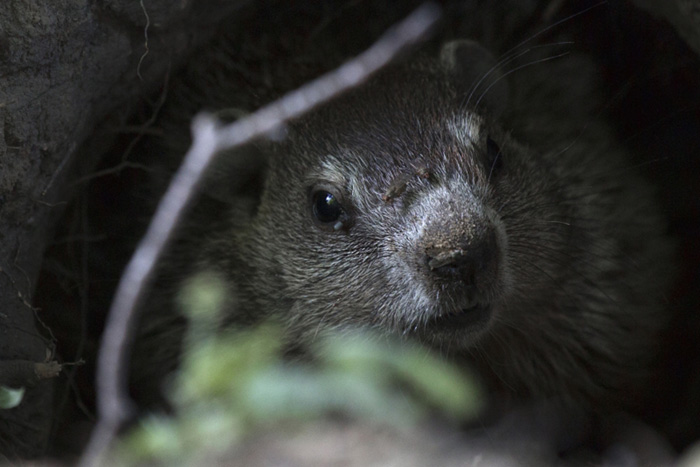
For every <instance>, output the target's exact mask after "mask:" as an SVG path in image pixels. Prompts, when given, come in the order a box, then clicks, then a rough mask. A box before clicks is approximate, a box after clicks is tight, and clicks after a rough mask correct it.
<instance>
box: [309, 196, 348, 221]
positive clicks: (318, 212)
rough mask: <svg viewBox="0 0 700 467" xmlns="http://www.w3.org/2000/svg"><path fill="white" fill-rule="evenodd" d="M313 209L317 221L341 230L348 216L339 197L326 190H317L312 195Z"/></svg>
mask: <svg viewBox="0 0 700 467" xmlns="http://www.w3.org/2000/svg"><path fill="white" fill-rule="evenodd" d="M311 210H312V213H313V216H314V219H315V220H316V223H317V224H319V225H320V226H322V227H324V228H330V229H332V230H340V229H342V228H343V226H344V220H345V218H346V217H347V216H346V213H345V210H344V209H343V206H342V205H341V204H340V201H338V197H337V196H336V195H334V194H333V193H331V192H330V191H326V190H316V191H314V192H313V194H312V195H311Z"/></svg>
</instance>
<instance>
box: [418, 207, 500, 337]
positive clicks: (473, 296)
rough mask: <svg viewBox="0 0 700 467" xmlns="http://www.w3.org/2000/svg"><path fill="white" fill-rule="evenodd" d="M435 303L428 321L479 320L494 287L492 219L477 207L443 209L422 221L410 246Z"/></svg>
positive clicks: (496, 253) (487, 312)
mask: <svg viewBox="0 0 700 467" xmlns="http://www.w3.org/2000/svg"><path fill="white" fill-rule="evenodd" d="M416 253H417V254H418V255H420V256H421V257H422V259H421V260H420V261H419V263H420V264H421V265H422V266H421V267H422V269H423V276H424V277H425V278H426V281H427V284H428V286H429V287H430V288H431V289H432V290H433V291H434V292H435V297H436V299H437V301H438V302H439V303H438V307H437V309H436V310H439V311H437V312H436V314H435V316H432V317H430V318H429V323H430V324H429V325H430V326H431V327H437V328H444V327H449V328H451V329H458V328H464V327H469V328H473V327H474V326H477V325H484V324H485V323H486V322H488V321H489V319H490V316H491V312H492V307H493V299H494V297H493V290H495V289H498V288H499V287H498V281H499V269H500V266H499V264H500V261H501V254H500V248H499V244H498V236H497V234H496V230H495V228H494V226H493V224H492V223H491V222H490V221H489V220H488V219H486V218H485V216H483V215H481V214H480V213H476V212H473V211H472V212H470V210H465V211H462V212H460V213H455V212H449V213H443V215H442V216H439V217H436V218H434V219H432V220H431V221H429V222H428V225H427V227H426V228H425V230H424V231H423V235H422V238H421V241H420V242H419V245H418V249H417V251H416Z"/></svg>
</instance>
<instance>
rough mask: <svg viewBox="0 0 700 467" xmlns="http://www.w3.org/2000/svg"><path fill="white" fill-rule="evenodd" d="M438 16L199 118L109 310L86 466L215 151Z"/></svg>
mask: <svg viewBox="0 0 700 467" xmlns="http://www.w3.org/2000/svg"><path fill="white" fill-rule="evenodd" d="M438 16H439V12H438V8H437V7H435V6H434V5H429V4H428V5H424V6H422V7H421V8H419V9H418V10H416V11H415V12H414V13H412V14H411V15H410V16H409V17H408V18H406V19H405V20H403V21H402V22H401V23H399V24H398V25H397V26H395V27H394V28H392V29H391V30H389V31H388V32H387V33H386V34H385V35H384V36H383V37H382V38H381V39H379V41H377V42H376V43H375V44H374V45H372V47H370V48H369V49H367V50H366V51H365V52H363V53H362V54H360V55H359V56H358V57H356V58H355V59H353V60H351V61H349V62H347V63H346V64H345V65H343V66H341V67H340V68H338V69H336V70H334V71H332V72H330V73H328V74H326V75H323V76H321V77H320V78H318V79H316V80H314V81H312V82H310V83H308V84H306V85H304V86H302V87H301V88H299V89H298V90H296V91H293V92H291V93H289V94H287V95H285V96H284V97H282V98H281V99H279V100H278V101H275V102H273V103H272V104H270V105H267V106H265V107H263V108H262V109H260V110H258V111H257V112H255V113H253V114H251V115H250V116H248V117H246V118H243V119H241V120H238V121H236V122H234V123H232V124H230V125H227V126H223V127H222V126H220V125H219V123H218V122H217V121H216V120H215V119H214V118H212V117H210V116H207V115H199V116H197V117H196V118H195V119H194V122H193V124H192V132H193V143H192V146H191V147H190V150H189V151H188V152H187V154H186V155H185V160H184V162H183V163H182V165H181V166H180V168H179V169H178V171H177V173H176V174H175V176H174V178H173V180H172V182H171V183H170V186H169V187H168V190H167V192H166V193H165V195H164V196H163V199H162V200H161V202H160V204H159V205H158V209H157V210H156V213H155V215H154V217H153V219H152V221H151V223H150V225H149V227H148V230H147V232H146V234H145V236H144V238H143V239H142V240H141V242H140V243H139V245H138V247H137V249H136V252H135V253H134V255H133V257H132V258H131V260H130V262H129V264H128V265H127V267H126V270H125V272H124V275H123V276H122V278H121V281H120V283H119V286H118V288H117V292H116V295H115V299H114V302H113V303H112V306H111V309H110V311H109V316H108V319H107V324H106V327H105V331H104V334H103V337H102V343H101V345H100V351H99V355H98V366H97V380H96V385H97V409H98V414H99V418H98V421H97V425H96V427H95V430H94V431H93V433H92V436H91V438H90V442H89V444H88V446H87V449H86V450H85V452H84V454H83V457H82V459H81V465H82V466H91V465H95V464H97V463H99V462H100V460H101V458H102V455H103V454H104V452H105V450H106V449H107V448H108V447H109V445H110V444H111V443H112V441H113V439H114V437H115V435H116V433H117V431H118V430H119V428H120V426H121V425H122V423H123V422H124V421H125V420H126V419H127V417H128V416H129V414H130V413H131V401H130V400H129V399H128V396H127V392H126V369H127V365H126V362H127V360H128V352H129V347H130V342H131V328H132V323H133V321H134V317H135V309H136V307H137V305H138V302H139V301H140V299H141V297H142V296H143V293H144V291H145V289H146V286H147V282H148V279H149V278H150V277H151V275H152V273H153V270H154V268H155V265H156V262H157V260H158V258H159V257H160V255H161V253H162V252H163V250H164V248H165V246H166V244H167V242H168V240H169V238H170V236H171V233H172V232H173V229H174V227H175V225H176V224H177V222H178V221H179V219H180V218H181V217H182V214H183V212H184V210H185V209H186V207H187V205H188V204H189V201H190V199H191V198H192V196H193V194H194V193H195V190H196V188H197V186H198V184H199V182H200V180H201V178H202V174H203V173H204V171H205V169H206V167H207V166H208V164H209V163H210V162H211V160H212V159H213V157H214V155H215V154H216V153H217V152H219V151H221V150H224V149H230V148H233V147H236V146H240V145H243V144H245V143H247V142H249V141H251V140H253V139H255V138H258V137H261V136H264V135H266V134H268V133H269V132H270V131H272V130H274V129H276V128H279V127H280V126H281V125H283V124H284V123H285V122H286V121H287V120H289V119H291V118H295V117H298V116H300V115H302V114H304V113H305V112H308V111H309V110H311V109H312V108H314V107H315V106H317V105H318V104H320V103H322V102H324V101H326V100H328V99H330V98H332V97H333V96H335V95H337V94H340V93H341V92H343V91H345V90H347V89H349V88H351V87H353V86H356V85H358V84H360V83H361V82H363V81H364V80H366V79H367V78H368V77H369V76H370V75H371V74H372V73H374V72H375V71H377V70H379V69H380V68H382V67H383V66H385V65H386V64H387V63H389V62H390V61H391V60H392V59H393V58H394V57H395V56H396V55H397V54H398V53H399V52H400V51H401V50H403V49H404V48H405V47H406V46H408V45H410V44H412V43H414V42H416V41H418V40H419V39H420V38H422V37H423V36H424V35H425V34H426V32H427V30H428V29H429V28H430V27H431V26H432V25H433V24H434V23H435V22H436V20H437V18H438Z"/></svg>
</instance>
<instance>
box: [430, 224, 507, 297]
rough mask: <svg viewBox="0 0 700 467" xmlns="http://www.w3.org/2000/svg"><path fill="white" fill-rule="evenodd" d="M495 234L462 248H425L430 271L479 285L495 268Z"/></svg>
mask: <svg viewBox="0 0 700 467" xmlns="http://www.w3.org/2000/svg"><path fill="white" fill-rule="evenodd" d="M495 248H496V241H495V236H492V235H488V236H486V238H485V239H481V240H479V241H472V242H469V244H467V245H463V246H462V247H461V248H428V249H426V250H425V253H426V260H427V265H428V268H429V269H430V271H431V272H432V273H434V274H436V275H438V276H442V277H444V278H448V279H456V280H460V281H461V282H462V283H463V284H467V285H477V282H480V281H481V280H483V279H484V278H483V276H484V275H488V271H489V270H490V269H493V266H494V262H495V260H496V256H497V255H496V252H495Z"/></svg>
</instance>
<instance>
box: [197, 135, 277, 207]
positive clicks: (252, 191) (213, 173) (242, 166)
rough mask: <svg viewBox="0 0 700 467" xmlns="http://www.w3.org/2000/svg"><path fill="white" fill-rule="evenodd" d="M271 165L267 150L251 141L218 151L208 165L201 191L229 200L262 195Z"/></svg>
mask: <svg viewBox="0 0 700 467" xmlns="http://www.w3.org/2000/svg"><path fill="white" fill-rule="evenodd" d="M266 168H267V156H266V151H265V150H264V149H263V148H262V147H259V146H254V145H248V146H244V147H242V148H238V149H235V150H232V151H224V152H222V153H220V154H217V155H216V158H215V159H214V161H213V162H212V165H211V166H210V167H209V168H208V169H207V172H206V174H205V176H204V181H203V182H202V185H201V191H202V192H203V193H204V194H206V195H208V196H210V197H211V198H214V199H217V200H219V201H223V202H226V203H237V202H238V201H240V200H241V199H242V198H246V199H248V200H250V199H259V198H260V195H261V193H262V187H263V183H264V179H265V172H266Z"/></svg>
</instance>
